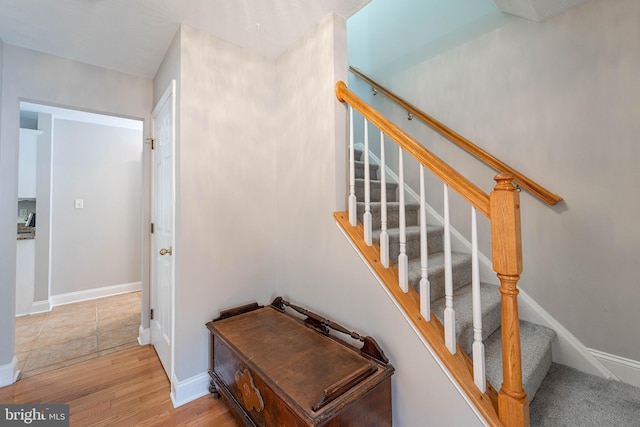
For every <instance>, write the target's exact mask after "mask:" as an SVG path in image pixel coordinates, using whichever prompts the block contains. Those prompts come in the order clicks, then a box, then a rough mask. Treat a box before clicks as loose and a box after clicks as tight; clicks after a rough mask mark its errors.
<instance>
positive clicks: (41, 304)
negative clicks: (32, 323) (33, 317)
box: [29, 300, 51, 314]
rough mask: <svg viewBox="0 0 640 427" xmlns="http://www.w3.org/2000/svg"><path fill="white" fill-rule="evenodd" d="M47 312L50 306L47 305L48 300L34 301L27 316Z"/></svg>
mask: <svg viewBox="0 0 640 427" xmlns="http://www.w3.org/2000/svg"><path fill="white" fill-rule="evenodd" d="M48 311H51V304H50V303H49V300H44V301H35V302H34V303H33V304H31V311H30V312H29V314H38V313H46V312H48Z"/></svg>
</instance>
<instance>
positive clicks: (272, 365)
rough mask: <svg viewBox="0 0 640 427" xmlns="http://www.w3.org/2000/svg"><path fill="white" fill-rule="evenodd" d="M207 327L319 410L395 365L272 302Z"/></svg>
mask: <svg viewBox="0 0 640 427" xmlns="http://www.w3.org/2000/svg"><path fill="white" fill-rule="evenodd" d="M208 327H209V329H210V330H211V332H212V333H213V334H214V335H216V336H218V337H219V338H221V339H222V340H224V341H225V342H226V343H227V345H229V346H231V347H234V348H235V349H236V351H237V352H238V353H239V354H241V355H242V357H243V358H244V359H245V360H246V361H247V363H248V364H251V365H253V367H254V368H256V369H257V370H259V371H261V372H262V373H263V374H264V376H265V377H266V378H268V380H269V381H270V382H271V383H272V384H273V385H274V386H275V387H277V388H280V389H281V390H282V391H283V392H284V393H285V394H286V395H287V396H288V397H289V398H290V399H292V400H293V401H294V402H295V403H296V404H297V405H299V406H300V407H301V408H302V409H303V410H305V411H311V412H321V411H322V408H324V407H325V406H326V405H328V404H329V403H330V402H331V401H333V400H336V399H338V398H339V397H340V396H342V395H348V394H349V393H348V392H349V390H350V389H352V388H354V387H355V386H357V385H361V386H362V385H363V384H365V383H371V384H373V385H375V384H377V383H379V382H380V381H382V380H383V379H385V378H387V377H388V376H389V375H391V372H392V370H393V367H392V366H391V365H385V364H383V363H380V362H378V361H376V360H373V359H371V358H369V357H365V356H364V355H362V354H361V353H360V351H358V350H357V349H355V348H353V347H351V346H348V345H346V344H345V343H343V342H341V341H339V340H336V339H334V338H332V337H329V336H326V335H323V334H321V333H319V332H318V331H316V330H313V329H311V328H309V327H307V326H305V324H304V323H303V322H302V321H301V320H299V319H296V318H294V317H292V316H290V315H288V314H286V313H281V312H279V311H278V310H276V309H275V308H273V307H271V306H268V307H263V308H258V309H255V310H253V311H249V312H246V313H242V314H239V315H236V316H233V317H229V318H225V319H221V320H216V321H213V322H210V323H209V324H208Z"/></svg>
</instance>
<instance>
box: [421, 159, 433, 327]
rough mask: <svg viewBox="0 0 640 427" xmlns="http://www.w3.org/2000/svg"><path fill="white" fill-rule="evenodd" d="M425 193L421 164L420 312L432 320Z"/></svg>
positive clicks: (428, 319) (426, 318)
mask: <svg viewBox="0 0 640 427" xmlns="http://www.w3.org/2000/svg"><path fill="white" fill-rule="evenodd" d="M426 204H427V202H426V198H425V195H424V166H423V165H420V314H421V315H422V317H423V318H424V320H426V321H427V322H428V321H430V320H431V286H430V284H429V278H428V277H427V269H428V264H427V263H428V254H427V248H428V245H427V209H426Z"/></svg>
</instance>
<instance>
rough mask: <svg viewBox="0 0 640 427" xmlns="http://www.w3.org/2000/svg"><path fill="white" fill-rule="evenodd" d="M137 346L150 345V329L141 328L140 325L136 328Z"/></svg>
mask: <svg viewBox="0 0 640 427" xmlns="http://www.w3.org/2000/svg"><path fill="white" fill-rule="evenodd" d="M138 344H139V345H147V344H151V328H143V327H142V325H140V327H139V328H138Z"/></svg>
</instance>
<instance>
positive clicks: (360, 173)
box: [354, 162, 378, 179]
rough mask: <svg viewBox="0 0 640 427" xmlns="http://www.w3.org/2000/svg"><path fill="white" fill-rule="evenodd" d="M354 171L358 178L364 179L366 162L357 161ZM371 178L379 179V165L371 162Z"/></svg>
mask: <svg viewBox="0 0 640 427" xmlns="http://www.w3.org/2000/svg"><path fill="white" fill-rule="evenodd" d="M354 172H355V176H356V178H359V179H364V162H356V164H355V168H354ZM369 179H378V165H374V164H369Z"/></svg>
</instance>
